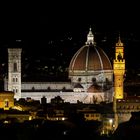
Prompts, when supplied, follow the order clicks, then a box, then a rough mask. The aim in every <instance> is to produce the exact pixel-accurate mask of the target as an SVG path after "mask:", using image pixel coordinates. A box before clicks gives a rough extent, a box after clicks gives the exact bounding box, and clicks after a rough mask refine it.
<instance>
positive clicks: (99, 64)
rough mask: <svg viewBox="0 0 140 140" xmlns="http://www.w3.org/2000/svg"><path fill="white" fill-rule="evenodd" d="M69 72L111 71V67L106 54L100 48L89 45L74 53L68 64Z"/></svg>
mask: <svg viewBox="0 0 140 140" xmlns="http://www.w3.org/2000/svg"><path fill="white" fill-rule="evenodd" d="M69 70H70V71H75V70H80V71H85V70H86V71H98V70H112V66H111V63H110V60H109V58H108V56H107V55H106V53H105V52H104V51H103V50H102V49H101V48H99V47H97V46H95V45H93V44H91V45H85V46H83V47H82V48H80V49H79V50H78V51H77V52H76V53H75V55H74V56H73V58H72V60H71V62H70V65H69Z"/></svg>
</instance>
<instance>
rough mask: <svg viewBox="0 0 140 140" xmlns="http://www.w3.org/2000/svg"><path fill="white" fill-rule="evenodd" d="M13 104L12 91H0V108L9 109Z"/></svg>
mask: <svg viewBox="0 0 140 140" xmlns="http://www.w3.org/2000/svg"><path fill="white" fill-rule="evenodd" d="M13 106H14V92H11V91H3V92H0V108H3V109H4V110H9V109H10V108H12V107H13Z"/></svg>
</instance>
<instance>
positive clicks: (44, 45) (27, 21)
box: [0, 0, 140, 65]
mask: <svg viewBox="0 0 140 140" xmlns="http://www.w3.org/2000/svg"><path fill="white" fill-rule="evenodd" d="M138 6H139V4H137V3H136V2H134V1H133V2H128V1H127V3H126V2H123V3H122V1H119V0H117V1H112V2H109V1H108V2H103V1H100V0H98V1H97V2H96V1H85V2H81V1H79V2H75V1H74V2H73V1H66V2H60V1H59V2H56V1H55V2H54V1H52V2H51V3H44V4H43V3H42V4H41V5H38V6H37V7H36V6H33V5H32V7H29V8H26V7H23V8H21V7H20V6H19V7H18V6H17V7H18V8H17V9H16V10H15V12H14V13H13V12H12V11H9V12H8V14H4V15H3V16H2V17H1V29H2V30H1V31H3V32H1V34H2V33H3V34H2V35H3V38H4V39H1V40H0V51H1V53H2V50H3V49H5V48H7V47H11V46H14V45H11V44H14V41H15V40H14V39H22V47H23V48H26V49H28V50H30V54H33V53H34V52H35V51H36V52H38V50H40V49H42V50H43V51H44V52H45V51H47V50H48V47H49V46H48V41H50V40H53V41H56V40H65V39H67V38H68V37H72V38H73V40H74V42H76V44H78V43H81V44H82V45H84V42H85V41H86V35H87V33H88V29H89V27H92V28H93V32H94V33H95V35H96V36H95V38H96V37H97V38H99V40H100V39H101V40H100V41H102V40H103V39H104V38H105V37H106V36H107V41H108V42H107V43H106V45H108V44H109V43H111V44H110V46H107V47H108V50H107V47H105V49H106V50H107V51H108V52H109V51H110V48H109V47H111V46H113V45H114V44H115V43H114V42H115V41H116V38H117V36H118V34H119V32H120V34H121V37H122V40H123V41H124V43H126V46H127V47H128V46H129V47H128V48H127V51H128V50H129V51H128V52H129V53H127V57H128V56H129V57H128V58H129V59H130V60H129V61H131V62H132V58H133V59H134V60H137V61H138V60H139V46H140V35H139V32H140V21H139V13H140V10H139V9H140V8H139V7H138ZM5 10H6V9H5ZM111 40H112V41H111ZM11 42H12V43H11ZM78 47H80V45H79V46H78ZM78 47H77V49H78ZM71 48H73V46H71ZM61 49H67V48H66V47H63V48H61ZM75 51H76V49H75ZM38 55H39V54H38ZM53 55H54V54H53ZM54 56H55V55H54ZM134 65H136V64H135V63H134Z"/></svg>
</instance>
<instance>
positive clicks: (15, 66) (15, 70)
mask: <svg viewBox="0 0 140 140" xmlns="http://www.w3.org/2000/svg"><path fill="white" fill-rule="evenodd" d="M13 68H14V69H13V70H14V72H17V63H14V66H13Z"/></svg>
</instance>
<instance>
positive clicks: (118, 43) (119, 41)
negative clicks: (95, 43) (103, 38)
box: [116, 33, 123, 47]
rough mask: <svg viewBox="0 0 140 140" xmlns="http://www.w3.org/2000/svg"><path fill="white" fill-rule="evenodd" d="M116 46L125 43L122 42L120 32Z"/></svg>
mask: <svg viewBox="0 0 140 140" xmlns="http://www.w3.org/2000/svg"><path fill="white" fill-rule="evenodd" d="M116 46H120V47H122V46H123V43H122V42H121V37H120V33H119V39H118V42H117V43H116Z"/></svg>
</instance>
